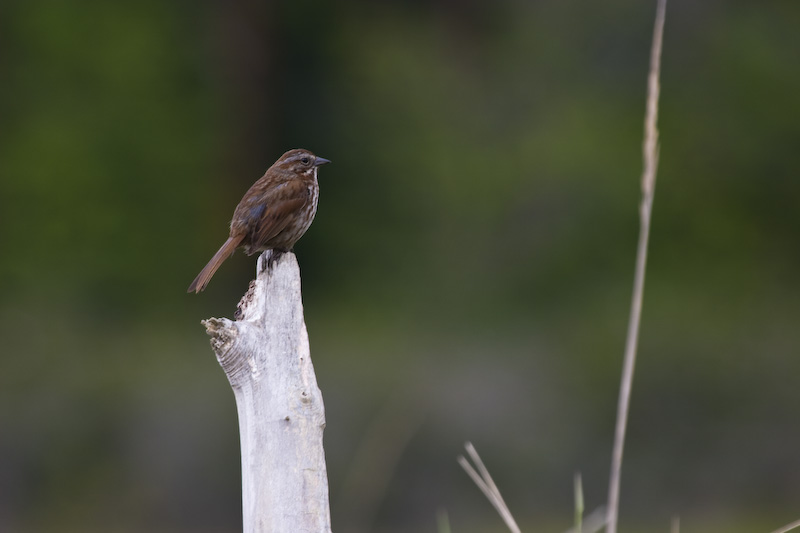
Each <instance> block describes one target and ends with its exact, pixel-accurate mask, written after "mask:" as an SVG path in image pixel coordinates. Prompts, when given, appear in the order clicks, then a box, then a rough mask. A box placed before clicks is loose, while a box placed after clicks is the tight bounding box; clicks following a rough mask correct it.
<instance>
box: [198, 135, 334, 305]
mask: <svg viewBox="0 0 800 533" xmlns="http://www.w3.org/2000/svg"><path fill="white" fill-rule="evenodd" d="M325 163H330V161H328V160H327V159H323V158H321V157H317V156H315V155H314V154H312V153H311V152H309V151H308V150H289V151H288V152H286V153H285V154H283V155H282V156H281V157H280V159H278V160H277V161H275V164H274V165H272V166H271V167H269V169H268V170H267V172H266V173H265V174H264V175H263V176H262V177H261V178H260V179H259V180H258V181H257V182H255V183H254V184H253V186H252V187H250V189H249V190H248V191H247V192H246V193H245V194H244V196H243V197H242V200H241V201H240V202H239V205H237V206H236V210H235V211H234V212H233V219H231V233H230V237H228V240H227V241H225V244H223V245H222V247H221V248H220V249H219V251H217V253H216V254H214V257H212V258H211V261H209V262H208V264H207V265H206V266H205V268H203V270H202V271H200V273H199V274H198V275H197V277H196V278H195V280H194V281H193V282H192V284H191V285H189V290H188V291H187V292H193V291H194V292H200V291H202V290H203V289H205V288H206V285H208V282H209V281H210V280H211V276H213V275H214V272H216V271H217V269H218V268H219V266H220V265H221V264H222V262H223V261H225V260H226V259H227V258H228V257H230V256H231V255H233V252H234V251H235V250H236V248H238V247H240V246H242V247H244V251H245V253H246V254H247V255H252V254H254V253H256V252H262V251H264V250H269V249H274V250H278V251H281V252H285V251H289V250H291V249H292V246H294V243H296V242H297V241H298V240H299V239H300V237H302V236H303V234H304V233H305V232H306V230H308V227H309V226H311V222H312V221H313V220H314V215H315V214H316V213H317V200H318V199H319V184H318V183H317V169H318V167H319V166H320V165H324V164H325Z"/></svg>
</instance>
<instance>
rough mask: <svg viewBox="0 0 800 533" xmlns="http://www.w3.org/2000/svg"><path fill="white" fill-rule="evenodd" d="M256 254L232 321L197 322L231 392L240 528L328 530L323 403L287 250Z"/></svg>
mask: <svg viewBox="0 0 800 533" xmlns="http://www.w3.org/2000/svg"><path fill="white" fill-rule="evenodd" d="M271 253H272V252H271V251H267V252H265V253H264V254H262V255H261V257H259V259H258V267H257V272H258V275H257V278H256V280H255V281H253V282H252V283H251V284H250V289H249V290H248V291H247V294H245V296H244V297H243V298H242V300H241V301H240V302H239V308H238V310H237V312H236V315H235V318H236V320H233V321H232V320H229V319H227V318H209V319H208V320H204V321H203V325H204V326H205V327H206V331H207V332H208V334H209V335H210V336H211V346H212V348H213V349H214V352H215V353H216V354H217V360H218V361H219V363H220V365H221V366H222V369H223V370H224V371H225V374H226V375H227V376H228V381H230V384H231V387H233V393H234V396H235V397H236V408H237V411H238V414H239V433H240V439H241V445H242V504H243V518H244V531H245V532H246V533H250V532H254V533H255V532H257V533H326V532H330V531H331V526H330V507H329V503H328V475H327V470H326V468H325V453H324V450H323V447H322V432H323V430H324V429H325V408H324V406H323V403H322V393H321V392H320V390H319V387H318V386H317V378H316V376H315V374H314V367H313V365H312V364H311V353H310V350H309V345H308V332H307V331H306V325H305V321H304V320H303V303H302V299H301V291H300V268H299V267H298V264H297V259H296V258H295V256H294V254H293V253H284V254H280V255H279V256H278V257H277V259H275V260H274V261H270V260H269V254H271Z"/></svg>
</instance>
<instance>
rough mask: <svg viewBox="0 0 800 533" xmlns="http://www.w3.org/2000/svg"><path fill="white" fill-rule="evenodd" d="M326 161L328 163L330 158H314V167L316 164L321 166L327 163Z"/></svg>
mask: <svg viewBox="0 0 800 533" xmlns="http://www.w3.org/2000/svg"><path fill="white" fill-rule="evenodd" d="M328 163H330V160H328V159H325V158H324V157H317V159H315V160H314V166H315V167H318V166H321V165H327V164H328Z"/></svg>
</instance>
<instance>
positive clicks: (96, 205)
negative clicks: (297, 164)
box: [0, 0, 800, 533]
mask: <svg viewBox="0 0 800 533" xmlns="http://www.w3.org/2000/svg"><path fill="white" fill-rule="evenodd" d="M653 11H654V5H650V4H649V3H646V2H645V3H643V2H634V1H631V0H625V1H615V2H605V3H585V2H584V3H579V2H574V1H566V2H557V3H555V2H550V3H548V2H528V3H526V2H513V1H510V0H504V1H500V2H491V3H481V2H476V1H465V2H419V1H418V2H400V1H387V2H378V3H376V2H366V1H359V0H349V1H345V2H337V3H325V2H319V1H314V0H303V1H299V2H275V3H264V4H257V3H252V2H247V1H244V0H235V1H232V2H229V3H214V2H202V3H189V2H169V3H165V2H156V1H154V0H145V1H139V2H130V1H122V2H114V3H109V2H100V1H97V0H87V1H85V2H79V3H75V2H72V3H65V2H58V1H55V0H39V1H36V2H22V1H13V0H12V1H10V2H4V3H3V4H2V5H0V64H1V65H2V70H1V71H0V243H2V248H3V253H2V254H1V255H0V324H2V326H0V334H2V338H3V349H2V354H3V355H2V359H1V360H2V369H1V370H0V428H2V433H1V434H0V530H2V531H120V532H127V531H236V530H237V529H238V528H239V527H240V522H239V521H240V518H239V516H240V511H239V499H238V494H239V472H238V464H239V463H238V441H237V426H236V420H235V408H234V404H233V399H232V395H231V394H230V390H229V389H228V385H227V382H226V381H225V379H224V377H223V375H222V373H221V371H220V370H219V368H218V367H217V366H216V362H215V361H214V359H213V356H212V354H211V351H210V350H209V349H208V347H207V344H206V338H205V336H204V334H203V332H202V329H201V328H200V326H199V325H198V321H199V320H200V319H202V318H205V317H208V316H211V315H215V316H222V315H227V316H231V315H232V312H233V309H234V305H235V303H236V301H237V300H238V297H239V295H240V294H242V293H243V292H244V290H245V288H246V286H247V283H248V281H249V279H250V277H251V276H252V269H253V264H254V260H253V258H247V257H246V256H244V255H243V254H238V255H237V256H235V257H234V258H233V259H232V260H230V261H228V262H227V263H226V265H225V266H224V267H223V268H222V269H221V270H220V272H219V273H218V274H217V276H216V277H215V278H214V280H213V282H212V283H211V285H210V287H209V289H208V291H206V292H205V293H203V294H202V295H200V296H194V295H186V294H185V292H184V291H185V287H186V286H187V285H188V283H189V282H190V281H191V279H192V278H193V277H194V276H195V274H196V273H197V271H199V269H200V268H201V267H202V266H203V264H205V261H207V260H208V258H209V257H210V256H211V254H212V253H213V252H214V251H215V250H216V248H217V247H218V246H219V244H221V242H222V241H223V240H224V238H225V236H226V234H227V233H226V224H227V222H228V220H229V217H230V215H231V213H232V210H233V207H234V206H235V205H236V203H237V201H238V200H239V198H240V197H241V195H242V194H243V192H244V191H245V190H246V189H247V187H248V186H249V185H250V184H251V183H252V182H253V181H254V180H255V179H256V178H257V177H258V176H260V175H261V173H262V172H263V171H264V169H265V168H267V167H268V166H269V165H270V164H271V163H272V162H273V161H274V160H275V159H276V158H277V157H278V156H279V155H280V154H281V153H282V152H283V151H285V150H287V149H289V148H295V147H304V148H309V149H311V150H313V151H314V152H316V153H318V154H320V155H322V156H324V157H327V158H330V159H332V160H333V161H334V164H333V165H331V166H329V167H325V168H324V169H323V171H322V173H321V177H320V179H321V187H322V193H321V195H322V196H321V202H320V210H319V213H318V216H317V220H316V222H315V224H314V226H313V227H312V229H311V230H310V231H309V233H308V234H307V235H306V236H305V237H304V238H303V240H302V241H301V242H300V243H299V244H298V245H297V254H298V257H299V261H300V264H301V268H302V269H303V275H304V297H305V304H306V319H307V322H308V326H309V331H310V336H311V345H312V353H313V354H314V357H315V363H316V366H317V374H318V378H319V381H320V385H321V387H322V390H323V393H324V394H325V399H326V406H327V411H328V413H327V415H328V429H327V432H326V443H327V453H328V462H329V474H330V482H331V497H332V500H331V503H332V513H333V520H334V524H333V525H334V528H335V529H336V530H337V531H340V532H342V531H395V532H397V531H420V530H424V531H432V530H434V528H435V520H436V515H437V510H438V509H440V508H446V509H447V510H448V515H449V517H450V524H451V527H452V529H453V531H459V532H462V533H463V532H469V531H493V530H494V531H501V530H502V529H501V525H500V522H499V519H497V518H496V517H495V516H494V514H493V511H492V509H491V508H490V506H489V505H488V503H486V502H485V501H483V499H482V496H481V495H480V494H479V493H478V491H477V489H475V488H474V487H473V486H471V483H470V482H469V480H468V479H467V478H466V476H465V475H464V474H463V473H462V472H460V470H459V469H458V466H457V465H456V464H455V460H454V458H455V456H456V455H457V454H458V453H460V451H461V443H462V442H463V441H464V440H467V439H469V440H472V441H473V442H474V443H475V444H476V446H477V448H478V450H479V451H480V452H481V454H482V455H483V457H484V459H485V460H486V461H487V464H488V465H489V467H490V469H491V470H492V473H493V474H494V475H495V477H496V480H497V482H498V485H499V486H500V488H501V490H502V491H503V493H504V495H505V496H506V499H507V501H508V503H509V506H510V508H511V510H512V511H513V512H514V513H515V515H516V516H517V519H518V521H519V522H520V523H521V524H522V525H523V529H525V530H534V529H535V528H540V529H546V530H563V529H566V528H567V527H569V525H570V522H571V506H572V501H571V491H572V487H571V483H572V474H573V472H574V471H575V470H581V471H582V472H583V480H584V487H585V494H586V505H587V509H592V507H593V506H595V505H599V504H601V503H603V501H604V499H605V485H606V480H607V474H608V472H607V469H608V464H609V459H610V447H611V437H612V427H613V417H614V408H615V402H616V394H617V393H616V390H617V382H618V379H619V373H620V364H621V352H622V347H623V339H624V333H625V327H626V320H627V313H628V301H629V297H630V286H631V282H632V272H633V252H634V246H635V239H636V233H637V230H638V228H637V223H638V220H637V204H638V195H639V184H638V176H639V172H640V159H641V156H640V145H641V131H642V117H643V112H644V96H645V95H644V92H645V81H646V70H647V63H648V57H649V44H650V32H651V28H652V16H653ZM798 17H800V4H798V3H796V2H786V1H779V0H775V1H769V2H761V3H757V4H747V3H719V2H711V3H709V2H704V3H697V2H680V1H677V0H676V1H675V2H672V3H671V4H670V5H669V7H668V12H667V25H666V34H665V43H664V57H663V73H662V100H661V139H662V151H661V165H660V172H659V178H658V184H657V191H656V198H655V211H654V221H653V228H652V237H651V244H652V248H651V253H650V265H649V271H648V285H647V288H646V291H645V309H644V317H643V329H642V335H641V359H640V361H639V363H638V368H637V377H636V382H635V384H634V396H633V401H632V413H631V422H630V430H629V440H628V444H627V447H626V454H627V456H626V457H627V458H626V462H625V466H624V471H623V492H622V512H621V516H622V520H621V526H622V528H624V529H628V530H634V531H649V530H653V531H654V530H659V531H663V530H665V528H666V527H667V524H668V523H669V521H670V517H671V516H673V515H676V514H677V515H680V516H681V526H682V530H683V531H704V532H710V531H737V530H741V531H753V530H771V529H774V528H775V527H778V526H779V525H781V524H783V523H787V522H789V521H791V520H793V519H796V518H797V508H796V502H797V497H798V494H799V493H800V459H798V457H797V453H796V450H797V449H800V430H798V426H797V424H796V420H797V408H796V406H797V405H798V404H799V400H800V388H798V387H797V386H796V384H795V381H796V380H794V379H793V376H795V375H797V373H798V372H800V358H798V357H797V355H798V346H800V330H798V328H797V327H796V324H797V323H798V321H800V307H798V304H797V302H798V301H800V281H798V279H799V278H798V276H797V272H798V271H800V247H799V246H798V235H800V215H798V210H797V204H798V201H799V200H800V182H799V181H798V180H797V179H796V174H797V169H798V168H800V151H798V150H797V149H796V148H795V144H796V143H797V139H798V134H799V133H800V127H799V126H798V124H800V104H798V100H797V94H798V93H799V91H800V70H799V69H797V68H796V66H795V64H796V59H797V57H798V53H799V52H800V41H798V39H797V37H796V33H797V32H796V25H797V24H796V22H797V20H798ZM395 419H396V420H397V423H396V424H386V420H390V421H392V420H395ZM387 427H389V428H394V429H395V430H396V431H398V432H400V433H402V432H403V431H405V432H406V433H405V434H401V435H398V436H397V438H399V439H401V440H402V439H405V440H407V441H408V444H407V445H406V446H405V447H403V448H402V449H401V450H399V452H398V453H399V454H400V455H396V456H392V455H391V453H390V452H389V451H387V450H384V452H383V453H384V454H385V455H381V450H369V447H368V443H369V439H367V437H366V436H368V435H373V436H374V435H375V434H376V433H378V434H379V433H380V432H381V431H389V430H387V429H385V428H387ZM378 441H380V439H378ZM372 452H375V453H376V454H377V455H371V453H372ZM376 457H377V459H376ZM369 459H371V460H373V461H378V462H379V463H380V461H383V463H382V464H383V465H384V466H385V465H389V466H387V467H386V468H375V469H373V470H367V471H366V472H365V468H366V467H364V466H363V465H364V464H368V463H367V461H368V460H369ZM395 461H396V463H395ZM392 465H393V466H392ZM381 472H384V473H385V475H384V476H383V477H381V476H380V475H379V474H380V473H381ZM365 494H368V495H371V497H370V498H365V496H364V495H365ZM376 495H377V496H376Z"/></svg>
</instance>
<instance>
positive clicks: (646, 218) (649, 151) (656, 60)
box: [606, 0, 667, 533]
mask: <svg viewBox="0 0 800 533" xmlns="http://www.w3.org/2000/svg"><path fill="white" fill-rule="evenodd" d="M666 3H667V2H666V0H659V1H658V7H657V9H656V21H655V27H654V29H653V44H652V47H651V49H650V73H649V76H648V83H647V112H646V116H645V127H644V143H643V146H642V151H643V158H644V169H643V170H642V200H641V204H640V205H639V217H640V226H639V244H638V247H637V251H636V271H635V274H634V282H633V298H632V302H631V315H630V320H629V322H628V335H627V339H626V342H625V358H624V362H623V368H622V382H621V384H620V390H619V403H618V407H617V425H616V430H615V433H614V449H613V453H612V459H611V476H610V480H609V487H608V516H607V525H606V532H607V533H616V531H617V516H618V513H619V486H620V473H621V470H622V451H623V446H624V442H625V429H626V426H627V422H628V408H629V405H630V396H631V387H632V384H633V369H634V365H635V362H636V346H637V344H638V340H639V322H640V320H641V314H642V299H643V295H644V274H645V267H646V265H647V244H648V241H649V238H650V214H651V212H652V209H653V195H654V192H655V182H656V169H657V167H658V151H659V149H658V128H657V123H658V95H659V90H660V86H659V72H660V70H661V42H662V36H663V33H664V15H665V11H666Z"/></svg>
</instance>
